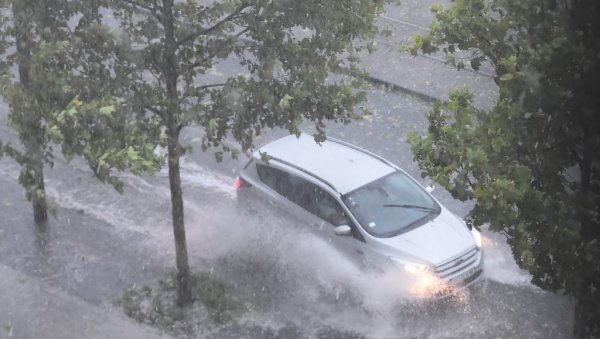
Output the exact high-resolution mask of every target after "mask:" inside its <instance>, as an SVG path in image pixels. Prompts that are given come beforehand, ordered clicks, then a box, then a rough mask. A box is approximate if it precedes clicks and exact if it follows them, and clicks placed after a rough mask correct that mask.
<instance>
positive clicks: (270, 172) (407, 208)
mask: <svg viewBox="0 0 600 339" xmlns="http://www.w3.org/2000/svg"><path fill="white" fill-rule="evenodd" d="M263 154H266V155H267V158H268V161H263V159H264V157H263V156H262V155H263ZM235 186H236V188H237V194H238V201H239V203H240V204H241V205H242V207H243V205H244V204H247V203H250V202H253V201H256V200H259V201H265V202H267V203H268V205H267V206H269V205H272V206H273V208H276V209H281V210H284V211H285V212H286V213H289V214H291V215H293V216H295V217H297V218H298V219H299V220H300V221H302V222H303V223H305V224H307V225H309V227H313V228H314V230H315V231H316V233H317V234H319V235H320V236H322V237H325V238H326V239H327V240H328V241H331V243H332V244H334V245H335V246H336V248H337V249H339V250H340V251H342V252H344V253H345V254H346V255H348V256H350V257H357V256H358V257H360V259H361V260H363V261H364V262H370V263H393V264H394V265H395V266H398V267H400V268H401V269H402V270H403V271H404V272H406V273H408V275H409V276H411V275H412V276H414V277H417V278H419V279H417V280H415V281H419V282H418V283H416V284H417V286H415V289H414V291H415V293H416V294H420V293H423V294H434V295H437V294H439V293H440V292H442V291H446V290H447V289H448V287H452V288H456V287H465V286H468V285H470V284H472V283H473V282H475V281H476V280H477V279H478V278H479V277H480V276H481V274H482V271H483V256H482V248H481V235H480V234H479V232H478V231H477V230H475V229H472V230H469V228H468V227H467V226H466V224H465V223H464V222H463V221H462V219H460V218H459V217H457V216H456V215H454V214H452V213H451V212H450V211H448V210H447V209H446V208H445V207H444V206H443V205H442V204H441V203H440V202H439V201H438V200H437V199H436V198H435V197H433V196H432V195H431V194H430V193H429V191H428V189H425V188H424V187H423V186H422V185H420V184H419V183H418V182H417V181H416V180H415V179H414V178H412V177H411V176H409V175H408V174H407V173H406V172H404V171H403V170H402V169H400V168H399V167H398V166H396V165H394V164H393V163H391V162H389V161H388V160H386V159H384V158H382V157H380V156H378V155H375V154H373V153H371V152H369V151H367V150H364V149H362V148H359V147H357V146H354V145H351V144H349V143H346V142H343V141H340V140H336V139H333V138H328V139H327V140H326V141H324V142H322V143H321V144H320V145H319V144H317V143H316V142H315V140H314V138H313V137H312V136H310V135H307V134H301V135H300V137H296V136H287V137H283V138H281V139H279V140H276V141H274V142H272V143H269V144H267V145H265V146H263V147H261V148H260V149H259V150H257V151H255V152H254V153H253V156H252V158H251V159H250V160H249V161H248V162H247V163H246V165H245V166H244V167H243V169H242V170H241V171H240V172H239V175H238V178H237V180H236V182H235ZM423 284H425V285H423ZM420 289H421V290H420Z"/></svg>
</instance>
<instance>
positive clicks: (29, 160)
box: [0, 0, 74, 222]
mask: <svg viewBox="0 0 600 339" xmlns="http://www.w3.org/2000/svg"><path fill="white" fill-rule="evenodd" d="M73 10H74V8H73V6H70V5H67V3H66V2H65V1H60V0H51V1H47V2H45V3H44V5H42V6H38V5H37V3H36V2H35V1H29V0H19V1H10V0H3V1H1V2H0V11H1V18H0V25H1V27H0V52H1V53H3V54H4V53H5V56H6V59H5V62H4V63H3V65H2V74H1V75H0V94H1V95H2V97H3V98H4V100H5V101H6V102H7V103H8V104H9V106H10V111H9V115H8V120H9V124H10V125H11V127H12V128H13V129H14V130H15V131H16V132H17V134H18V136H19V139H20V144H21V145H20V146H16V147H15V146H13V145H12V144H10V143H5V145H4V146H3V149H2V151H0V155H1V154H2V153H5V154H8V155H9V156H11V157H12V158H13V159H14V160H15V161H16V162H17V163H18V164H19V165H20V166H21V172H20V175H19V182H20V183H21V185H23V187H24V188H25V191H26V195H27V199H28V200H31V201H32V205H33V211H34V219H35V221H36V222H44V221H45V220H46V218H47V206H46V193H45V190H44V174H43V168H44V162H46V163H49V164H52V154H51V152H50V149H49V145H48V138H47V136H46V133H45V129H46V125H47V120H48V119H49V117H50V116H51V115H52V113H53V112H54V111H55V110H57V109H59V108H60V107H63V106H64V105H66V103H67V102H68V100H69V97H68V93H67V92H68V91H65V87H66V86H68V85H67V84H66V83H64V82H62V81H61V80H63V78H62V77H59V78H54V77H52V76H50V75H49V73H50V72H49V69H50V68H52V67H62V64H61V60H59V58H57V57H56V56H57V54H60V50H61V49H62V48H63V47H64V44H63V43H65V42H66V41H68V37H69V35H70V33H71V32H70V30H69V27H68V18H69V17H70V16H71V15H72V14H73ZM11 66H15V67H16V69H17V73H18V74H17V75H16V76H13V75H12V74H10V67H11Z"/></svg>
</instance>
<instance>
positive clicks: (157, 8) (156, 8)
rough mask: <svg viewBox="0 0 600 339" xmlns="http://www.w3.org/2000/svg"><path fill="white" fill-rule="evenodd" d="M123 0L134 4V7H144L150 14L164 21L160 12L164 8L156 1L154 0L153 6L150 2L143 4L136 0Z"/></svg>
mask: <svg viewBox="0 0 600 339" xmlns="http://www.w3.org/2000/svg"><path fill="white" fill-rule="evenodd" d="M121 1H123V2H125V3H128V4H130V5H132V6H133V7H134V8H137V9H144V10H146V11H148V12H150V13H149V14H151V15H152V16H153V17H154V18H156V20H158V21H159V22H162V17H161V16H160V13H159V11H160V10H162V8H161V7H160V6H159V5H158V4H157V3H156V1H152V7H150V5H148V4H142V3H140V2H138V1H135V0H121Z"/></svg>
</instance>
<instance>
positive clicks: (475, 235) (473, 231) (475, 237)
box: [471, 227, 481, 248]
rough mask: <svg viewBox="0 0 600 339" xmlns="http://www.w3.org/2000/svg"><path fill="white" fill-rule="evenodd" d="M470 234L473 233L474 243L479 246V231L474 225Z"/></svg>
mask: <svg viewBox="0 0 600 339" xmlns="http://www.w3.org/2000/svg"><path fill="white" fill-rule="evenodd" d="M471 234H472V235H473V239H475V245H477V248H481V233H480V232H479V231H478V230H476V229H475V227H473V228H471Z"/></svg>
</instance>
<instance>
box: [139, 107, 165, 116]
mask: <svg viewBox="0 0 600 339" xmlns="http://www.w3.org/2000/svg"><path fill="white" fill-rule="evenodd" d="M144 108H145V109H147V110H149V111H150V112H152V113H154V114H156V115H158V116H159V117H161V118H164V117H163V112H162V111H161V110H159V109H158V108H156V107H153V106H150V105H144Z"/></svg>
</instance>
